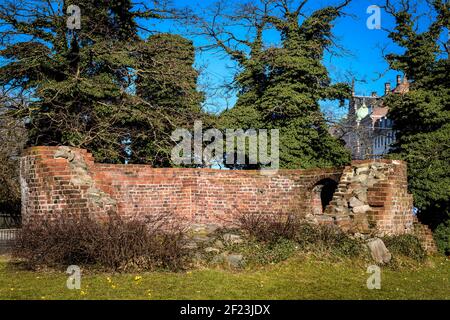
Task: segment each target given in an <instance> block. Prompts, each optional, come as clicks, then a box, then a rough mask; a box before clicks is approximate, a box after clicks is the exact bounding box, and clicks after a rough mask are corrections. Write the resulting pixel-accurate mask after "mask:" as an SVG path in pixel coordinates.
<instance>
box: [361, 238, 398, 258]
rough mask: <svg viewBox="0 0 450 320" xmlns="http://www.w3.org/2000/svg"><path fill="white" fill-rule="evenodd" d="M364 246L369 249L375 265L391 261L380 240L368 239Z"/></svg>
mask: <svg viewBox="0 0 450 320" xmlns="http://www.w3.org/2000/svg"><path fill="white" fill-rule="evenodd" d="M366 244H367V247H368V248H369V251H370V255H371V256H372V258H373V260H374V261H375V262H376V263H379V264H385V263H388V262H389V261H391V258H392V255H391V253H390V252H389V250H388V249H387V248H386V246H385V245H384V242H383V241H382V240H381V239H380V238H372V239H369V240H367V242H366Z"/></svg>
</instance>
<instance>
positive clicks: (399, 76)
mask: <svg viewBox="0 0 450 320" xmlns="http://www.w3.org/2000/svg"><path fill="white" fill-rule="evenodd" d="M401 83H402V76H401V75H397V86H398V85H400V84H401Z"/></svg>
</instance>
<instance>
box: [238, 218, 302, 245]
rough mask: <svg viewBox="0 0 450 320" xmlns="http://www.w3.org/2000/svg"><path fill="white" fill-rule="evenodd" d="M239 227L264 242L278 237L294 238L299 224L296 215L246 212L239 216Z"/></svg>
mask: <svg viewBox="0 0 450 320" xmlns="http://www.w3.org/2000/svg"><path fill="white" fill-rule="evenodd" d="M239 222H240V226H241V229H243V230H245V231H246V232H247V233H248V234H249V235H250V236H251V237H253V238H255V239H257V240H260V241H265V242H277V241H278V240H280V239H288V240H294V239H295V236H296V231H297V229H298V226H299V223H300V221H299V219H298V218H297V216H296V215H293V214H289V215H275V214H258V213H248V214H243V215H241V216H240V217H239Z"/></svg>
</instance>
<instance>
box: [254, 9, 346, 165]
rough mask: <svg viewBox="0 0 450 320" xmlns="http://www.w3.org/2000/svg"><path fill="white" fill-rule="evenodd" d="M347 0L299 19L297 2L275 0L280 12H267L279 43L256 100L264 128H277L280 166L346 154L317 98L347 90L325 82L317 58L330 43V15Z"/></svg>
mask: <svg viewBox="0 0 450 320" xmlns="http://www.w3.org/2000/svg"><path fill="white" fill-rule="evenodd" d="M347 3H348V1H346V2H344V3H343V4H341V5H339V6H336V7H333V6H329V7H325V8H322V9H318V10H316V11H315V12H313V13H312V14H311V15H310V16H309V17H307V18H305V19H304V20H303V21H302V22H300V16H301V15H303V14H302V8H303V5H304V4H306V2H301V3H300V5H299V6H298V7H297V8H296V9H295V10H293V9H290V7H289V6H288V4H287V3H286V2H284V1H280V6H281V8H282V16H281V17H276V16H271V17H269V21H270V22H271V23H272V24H273V25H274V26H275V27H276V29H277V30H279V31H280V33H281V37H282V47H281V48H276V49H273V51H274V52H273V54H272V60H271V61H268V64H269V70H270V81H269V85H268V86H267V89H266V90H265V92H264V94H263V96H262V97H261V100H260V104H259V107H260V110H261V113H262V114H263V117H264V120H265V123H266V124H267V126H268V127H269V128H279V129H280V163H281V164H282V166H283V167H286V168H307V167H329V166H336V165H344V164H346V163H347V162H348V161H349V160H350V158H349V154H348V152H347V151H346V150H345V148H344V146H343V145H342V143H340V142H339V141H338V140H337V139H335V138H333V137H332V136H331V134H330V133H329V132H328V126H327V124H326V123H325V119H324V116H323V114H322V112H321V110H320V106H319V101H321V100H324V99H330V100H335V99H337V100H340V102H341V104H343V103H344V99H345V98H347V97H348V96H349V94H350V88H349V87H348V86H347V85H346V84H342V83H339V84H335V85H332V84H331V80H330V78H329V76H328V71H327V69H326V68H325V66H324V65H323V63H322V60H323V57H324V51H325V49H326V48H328V47H329V46H330V45H331V44H332V34H331V28H332V23H333V21H334V20H335V19H336V18H337V17H339V16H340V14H341V10H342V8H343V7H344V6H345V5H346V4H347Z"/></svg>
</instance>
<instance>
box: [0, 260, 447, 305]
mask: <svg viewBox="0 0 450 320" xmlns="http://www.w3.org/2000/svg"><path fill="white" fill-rule="evenodd" d="M366 268H367V265H366V264H365V263H363V262H357V263H355V262H352V261H344V262H329V261H318V260H317V259H312V258H301V257H293V258H290V259H289V260H287V261H284V262H282V263H279V264H276V265H269V266H265V267H261V268H257V269H255V268H253V269H252V270H244V271H239V272H237V271H232V270H223V269H203V270H193V271H189V272H183V273H168V272H152V273H143V274H139V275H138V274H114V275H112V274H104V273H102V274H93V273H91V274H84V275H83V276H82V283H81V286H82V289H81V290H68V289H67V288H66V280H67V275H66V274H65V273H64V272H44V271H42V272H31V271H24V270H20V269H18V268H17V267H16V266H14V265H13V264H10V263H8V261H7V260H6V258H5V257H0V299H450V280H449V279H450V261H449V259H448V258H447V259H446V258H443V257H433V258H430V259H429V260H428V261H427V262H426V263H425V264H423V265H422V266H418V267H416V268H414V269H412V268H408V269H406V268H402V269H401V270H393V269H389V268H382V275H381V289H380V290H369V289H367V287H366V280H367V278H368V276H369V274H367V273H366ZM136 276H137V277H142V278H141V279H139V278H136ZM108 279H109V280H108Z"/></svg>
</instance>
